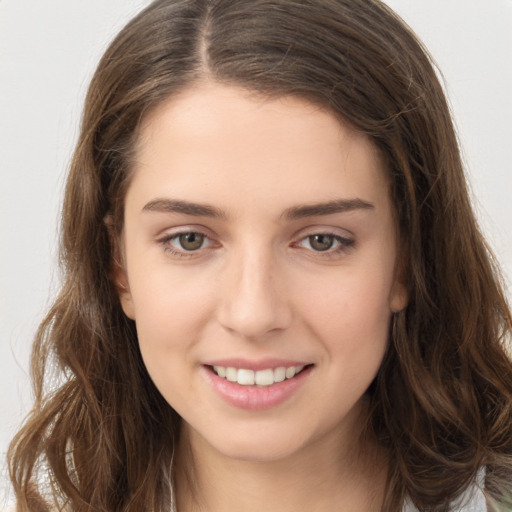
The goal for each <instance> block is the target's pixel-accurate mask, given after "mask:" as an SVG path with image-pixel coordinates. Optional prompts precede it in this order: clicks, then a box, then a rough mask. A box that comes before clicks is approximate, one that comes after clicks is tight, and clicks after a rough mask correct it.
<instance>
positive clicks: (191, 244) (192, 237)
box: [180, 233, 204, 251]
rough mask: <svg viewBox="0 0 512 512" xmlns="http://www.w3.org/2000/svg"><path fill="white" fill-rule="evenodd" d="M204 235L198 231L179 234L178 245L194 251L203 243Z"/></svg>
mask: <svg viewBox="0 0 512 512" xmlns="http://www.w3.org/2000/svg"><path fill="white" fill-rule="evenodd" d="M203 241H204V235H201V234H200V233H184V234H183V235H180V245H181V247H183V249H185V250H186V251H196V250H197V249H200V248H201V246H202V245H203Z"/></svg>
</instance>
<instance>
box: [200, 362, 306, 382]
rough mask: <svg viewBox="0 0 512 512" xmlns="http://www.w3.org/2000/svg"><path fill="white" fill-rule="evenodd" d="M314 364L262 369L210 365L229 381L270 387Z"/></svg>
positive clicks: (214, 371)
mask: <svg viewBox="0 0 512 512" xmlns="http://www.w3.org/2000/svg"><path fill="white" fill-rule="evenodd" d="M310 366H312V365H310V364H309V365H300V366H287V367H285V366H279V367H277V368H267V369H262V370H251V369H248V368H234V367H232V366H217V365H215V366H208V368H209V369H210V371H212V372H213V373H214V374H215V375H217V376H218V377H220V378H222V379H225V380H227V381H229V382H233V383H237V384H239V385H240V386H255V387H268V386H272V385H273V384H277V383H280V382H284V381H285V380H289V379H293V378H294V377H295V376H297V375H299V374H300V373H301V372H303V371H304V370H305V369H306V368H309V367H310Z"/></svg>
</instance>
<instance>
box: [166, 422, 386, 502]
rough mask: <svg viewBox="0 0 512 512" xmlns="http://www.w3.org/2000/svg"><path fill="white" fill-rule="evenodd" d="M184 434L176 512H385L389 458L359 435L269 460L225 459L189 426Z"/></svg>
mask: <svg viewBox="0 0 512 512" xmlns="http://www.w3.org/2000/svg"><path fill="white" fill-rule="evenodd" d="M359 432H361V430H359ZM182 434H183V435H182V437H181V441H180V449H179V452H178V456H177V461H176V466H175V467H176V468H177V471H176V488H177V504H178V512H231V511H233V510H238V511H241V512H256V511H258V512H260V511H261V510H265V511H267V512H274V511H276V512H277V511H279V512H292V511H293V512H296V511H297V510H311V511H314V512H334V511H336V512H339V511H346V512H349V511H350V512H366V511H368V512H370V511H376V510H380V508H381V504H382V501H383V496H384V491H385V482H386V475H387V457H386V454H385V452H384V450H383V449H382V448H380V447H378V446H377V444H376V443H374V442H371V441H369V440H368V439H364V442H363V440H362V439H361V436H360V435H359V434H358V435H356V436H354V437H353V438H351V439H348V438H345V439H339V435H338V432H333V435H332V436H330V437H329V438H322V440H320V441H316V442H312V443H311V444H310V445H308V446H307V447H304V448H303V449H301V450H300V451H299V452H297V453H294V454H293V455H290V456H288V457H286V458H281V459H279V460H271V461H254V460H238V459H233V458H229V457H225V456H223V455H222V454H221V453H219V452H216V451H215V450H214V449H212V447H211V446H208V445H207V443H206V442H205V441H204V439H203V438H201V437H199V436H198V434H197V433H195V432H194V431H191V430H190V429H188V428H186V427H185V428H183V432H182ZM363 444H364V449H363V448H362V445H363Z"/></svg>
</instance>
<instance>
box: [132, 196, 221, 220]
mask: <svg viewBox="0 0 512 512" xmlns="http://www.w3.org/2000/svg"><path fill="white" fill-rule="evenodd" d="M142 211H145V212H163V213H182V214H185V215H193V216H196V217H214V218H226V213H225V212H223V211H222V210H220V209H218V208H216V207H214V206H211V205H209V204H199V203H193V202H190V201H183V200H180V199H164V198H157V199H153V200H152V201H149V203H147V204H146V205H145V206H144V207H143V208H142Z"/></svg>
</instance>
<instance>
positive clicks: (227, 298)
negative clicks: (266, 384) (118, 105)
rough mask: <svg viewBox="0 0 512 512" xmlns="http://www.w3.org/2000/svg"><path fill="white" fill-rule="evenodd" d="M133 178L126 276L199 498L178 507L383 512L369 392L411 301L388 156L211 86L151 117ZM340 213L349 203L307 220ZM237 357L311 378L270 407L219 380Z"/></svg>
mask: <svg viewBox="0 0 512 512" xmlns="http://www.w3.org/2000/svg"><path fill="white" fill-rule="evenodd" d="M133 172H134V174H133V178H132V181H131V184H130V186H129V188H128V192H127V196H126V204H125V219H124V221H125V224H124V231H123V234H122V247H121V252H122V254H123V266H122V267H118V269H117V276H116V280H117V283H118V287H119V295H120V299H121V303H122V306H123V309H124V311H125V313H126V315H127V316H128V317H130V318H132V319H133V320H135V322H136V326H137V332H138V336H139V343H140V348H141V352H142V356H143V359H144V362H145V364H146V367H147V369H148V372H149V374H150V376H151V378H152V379H153V381H154V382H155V384H156V386H157V387H158V389H159V390H160V392H161V393H162V395H163V396H164V397H165V399H166V400H167V401H168V403H169V404H170V405H171V406H172V407H174V408H175V410H176V411H177V412H178V413H179V414H180V415H181V417H182V418H183V426H182V437H181V444H180V449H179V454H178V459H177V465H178V467H179V466H180V465H181V466H185V467H187V468H188V469H189V471H190V470H192V471H193V473H194V481H195V485H194V488H192V486H191V485H189V483H188V480H186V479H184V478H181V477H178V482H177V488H178V505H179V510H180V512H181V511H182V510H183V511H191V510H209V511H211V512H213V511H228V510H242V511H245V512H249V511H251V510H262V509H263V510H267V511H272V510H280V511H287V510H295V511H296V510H315V511H328V510H337V511H339V510H340V504H344V506H345V508H344V510H354V511H355V510H357V511H358V512H363V511H365V510H375V507H376V505H378V504H379V503H380V500H381V499H382V492H383V485H384V480H385V475H386V471H385V470H386V457H385V454H384V453H382V452H381V451H380V450H379V449H377V448H376V447H375V446H373V444H372V442H371V440H368V439H365V442H364V446H361V442H360V433H361V432H362V430H363V428H364V421H365V412H366V406H367V401H366V397H365V395H364V393H365V391H366V389H367V388H368V386H369V384H370V383H371V382H372V380H373V379H374V377H375V375H376V373H377V371H378V369H379V367H380V365H381V362H382V358H383V356H384V354H385V351H386V347H387V343H388V332H389V322H390V317H391V314H392V312H395V311H399V310H401V309H403V308H404V307H405V305H406V302H407V295H406V292H405V290H404V288H403V286H402V285H401V284H400V282H399V280H398V279H397V278H396V267H397V264H396V261H397V248H396V245H397V235H396V228H395V222H394V218H393V209H392V204H391V201H390V197H389V192H388V183H387V179H386V175H385V172H384V169H383V165H382V162H381V160H380V158H379V154H378V152H377V151H376V149H375V148H374V147H373V145H372V144H371V143H370V141H369V140H368V139H367V138H365V137H364V136H363V135H361V134H359V133H356V132H355V131H354V130H352V129H351V128H350V127H348V126H346V125H344V124H341V123H340V122H339V120H337V119H336V118H335V117H334V116H333V115H332V114H331V113H329V112H326V111H324V110H321V109H319V108H318V107H316V106H313V105H312V104H310V103H308V102H307V101H305V100H302V99H298V98H292V97H285V98H279V99H272V100H268V99H264V98H261V97H258V96H255V95H254V94H253V93H251V92H248V91H246V90H244V89H238V88H232V87H226V86H222V85H218V84H212V83H206V84H201V85H198V86H197V87H195V88H192V89H189V90H187V91H185V92H184V93H182V94H181V95H179V96H175V97H173V98H171V99H170V100H168V101H167V102H166V103H164V104H163V105H161V106H160V107H159V108H158V109H157V110H156V111H154V112H153V113H152V114H151V115H150V117H148V118H147V119H146V120H145V122H144V124H143V126H142V130H141V133H140V139H139V144H138V148H137V159H136V163H135V168H134V171H133ZM340 200H343V201H346V200H349V201H351V202H349V205H351V207H350V208H349V209H347V210H345V211H338V210H336V209H334V210H333V209H331V210H332V211H321V210H318V209H317V210H316V211H314V210H312V209H307V208H304V206H305V205H306V206H310V205H316V204H326V203H328V204H330V205H331V206H332V204H333V202H338V203H336V204H337V205H339V201H340ZM354 200H357V201H354ZM172 201H174V202H172ZM175 201H186V202H189V203H190V202H193V203H194V204H198V205H201V206H202V207H203V209H202V210H201V209H199V210H198V209H197V208H196V210H195V211H190V208H188V209H187V211H183V208H181V210H182V211H175V210H176V204H177V203H176V202H175ZM179 204H181V203H179ZM205 205H207V208H206V209H205V208H204V206H205ZM211 210H213V211H214V212H215V213H216V214H217V215H216V216H212V215H211V213H212V211H211ZM324 210H325V208H324ZM191 232H192V233H199V234H200V235H195V236H196V240H197V237H198V236H204V238H202V240H203V242H202V245H201V244H200V247H199V248H198V249H197V250H189V251H187V250H185V248H184V247H183V243H182V242H183V240H184V239H183V237H182V238H180V237H179V236H178V235H179V234H183V233H191ZM318 234H320V235H324V237H323V238H322V237H320V239H318V238H314V235H318ZM326 237H327V238H326ZM318 240H320V241H324V242H325V241H326V240H327V241H328V242H332V247H331V248H329V249H328V250H317V249H318V247H319V245H318V244H317V243H316V242H318ZM186 247H187V248H188V247H190V246H186ZM322 247H325V245H324V246H322ZM225 358H243V359H245V360H250V361H256V362H258V361H261V360H264V359H267V358H281V359H287V360H298V361H303V362H307V363H308V364H310V365H311V367H310V371H309V373H308V374H307V376H306V377H305V378H304V379H303V382H302V384H301V385H300V386H299V387H298V389H297V390H296V391H295V392H294V393H293V394H292V395H291V396H290V397H288V398H287V399H286V400H285V401H284V402H282V403H279V404H278V405H277V406H275V407H271V408H268V409H264V410H257V411H254V410H247V409H243V408H240V407H235V406H233V405H232V404H229V403H227V402H226V401H225V400H224V398H223V397H221V396H219V394H218V393H217V392H216V391H215V390H214V389H213V388H212V386H211V384H210V382H209V380H208V378H205V372H207V371H208V370H207V369H205V366H204V364H205V363H206V362H208V361H212V360H216V359H225ZM191 460H193V461H194V463H193V467H191V463H190V461H191ZM178 474H179V475H181V474H182V472H181V473H180V472H179V473H178ZM262 507H263V508H262Z"/></svg>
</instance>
